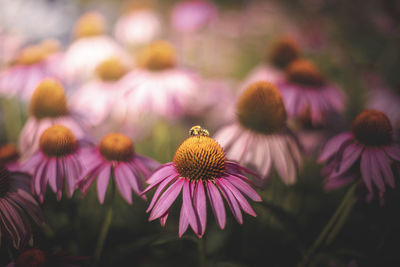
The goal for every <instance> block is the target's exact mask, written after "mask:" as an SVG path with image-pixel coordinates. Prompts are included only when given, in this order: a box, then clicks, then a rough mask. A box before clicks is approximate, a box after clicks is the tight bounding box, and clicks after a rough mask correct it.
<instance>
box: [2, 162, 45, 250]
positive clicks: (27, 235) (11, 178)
mask: <svg viewBox="0 0 400 267" xmlns="http://www.w3.org/2000/svg"><path fill="white" fill-rule="evenodd" d="M30 189H31V187H30V176H29V175H27V174H25V173H21V172H10V171H8V170H7V168H5V167H4V166H0V236H1V239H3V240H5V241H7V242H10V243H12V245H13V246H14V247H15V248H17V249H19V248H21V247H24V246H25V245H26V244H27V243H30V244H32V230H31V227H30V221H29V219H28V217H27V216H26V214H28V215H29V216H30V217H31V218H32V219H33V220H34V221H35V222H36V223H37V224H42V223H43V218H42V213H41V210H40V208H39V205H38V204H37V202H36V201H35V199H34V198H33V197H32V195H31V193H30V191H31V190H30Z"/></svg>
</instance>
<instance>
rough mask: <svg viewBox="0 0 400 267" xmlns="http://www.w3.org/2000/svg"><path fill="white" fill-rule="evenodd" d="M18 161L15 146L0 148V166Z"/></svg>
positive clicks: (6, 145)
mask: <svg viewBox="0 0 400 267" xmlns="http://www.w3.org/2000/svg"><path fill="white" fill-rule="evenodd" d="M16 159H18V151H17V148H16V147H15V145H13V144H5V145H3V146H1V147H0V164H5V163H8V162H10V161H13V160H16Z"/></svg>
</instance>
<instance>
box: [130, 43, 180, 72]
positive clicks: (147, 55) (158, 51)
mask: <svg viewBox="0 0 400 267" xmlns="http://www.w3.org/2000/svg"><path fill="white" fill-rule="evenodd" d="M175 64H176V60H175V50H174V48H173V47H172V45H171V44H170V43H168V42H166V41H156V42H154V43H152V44H150V45H149V46H147V47H146V48H145V49H144V50H143V51H142V52H141V54H139V58H138V65H139V66H140V67H142V68H146V69H149V70H155V71H157V70H164V69H169V68H172V67H174V66H175Z"/></svg>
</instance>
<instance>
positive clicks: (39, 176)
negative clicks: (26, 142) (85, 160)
mask: <svg viewBox="0 0 400 267" xmlns="http://www.w3.org/2000/svg"><path fill="white" fill-rule="evenodd" d="M81 146H82V144H81V142H78V141H77V140H76V137H75V135H74V134H73V133H72V131H71V130H70V129H68V128H67V127H65V126H63V125H53V126H51V127H49V128H47V129H46V130H45V131H44V132H43V133H42V134H41V136H40V149H39V151H37V152H36V153H35V154H34V155H33V156H32V157H31V158H30V159H28V160H27V161H26V162H25V163H24V164H23V166H22V170H24V171H26V172H28V173H31V174H32V188H33V189H34V191H35V193H36V194H37V195H38V196H39V199H40V202H43V201H44V196H45V193H46V187H47V183H48V184H49V185H50V187H51V189H52V190H53V191H54V193H56V195H57V200H58V201H59V200H61V197H62V190H63V185H64V180H65V184H66V188H67V190H66V191H67V193H68V197H72V194H73V193H74V191H75V189H76V185H77V182H78V178H79V176H80V174H81V173H82V172H83V170H84V167H83V165H82V163H81V161H80V160H79V158H78V157H79V155H80V154H81V153H82V148H81Z"/></svg>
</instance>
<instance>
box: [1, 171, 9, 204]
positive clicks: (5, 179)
mask: <svg viewBox="0 0 400 267" xmlns="http://www.w3.org/2000/svg"><path fill="white" fill-rule="evenodd" d="M9 190H10V173H9V172H8V170H7V168H6V167H5V166H4V165H3V164H0V198H2V197H4V196H5V195H6V194H7V193H8V191H9Z"/></svg>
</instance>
